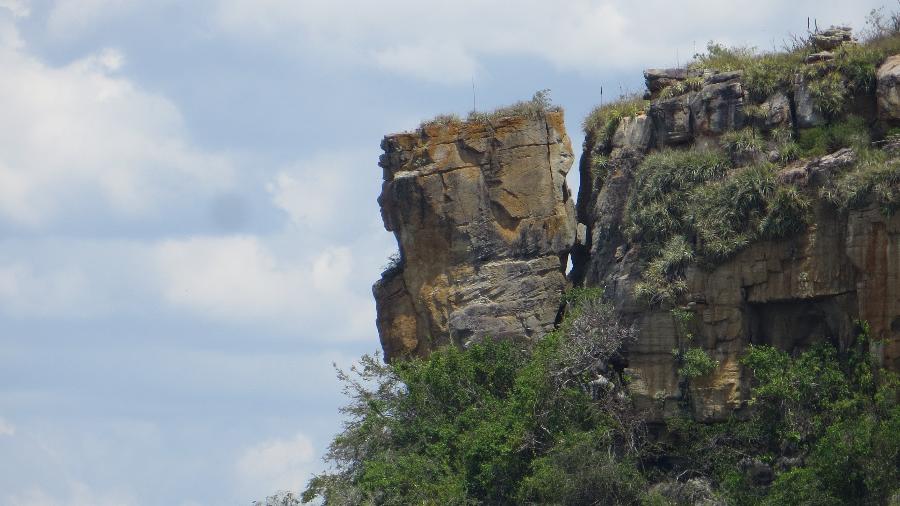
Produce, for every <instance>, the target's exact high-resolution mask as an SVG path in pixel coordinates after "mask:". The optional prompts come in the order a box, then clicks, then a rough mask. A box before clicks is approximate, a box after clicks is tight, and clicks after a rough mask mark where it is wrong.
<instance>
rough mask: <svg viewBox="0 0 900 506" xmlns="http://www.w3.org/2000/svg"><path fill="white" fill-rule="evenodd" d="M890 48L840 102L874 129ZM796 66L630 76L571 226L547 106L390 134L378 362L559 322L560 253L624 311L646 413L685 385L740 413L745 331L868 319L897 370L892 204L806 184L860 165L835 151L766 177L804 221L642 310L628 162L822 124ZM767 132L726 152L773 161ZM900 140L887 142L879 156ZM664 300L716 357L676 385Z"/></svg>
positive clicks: (886, 105) (839, 328)
mask: <svg viewBox="0 0 900 506" xmlns="http://www.w3.org/2000/svg"><path fill="white" fill-rule="evenodd" d="M813 43H814V44H815V48H816V49H817V50H819V51H820V53H821V54H820V53H816V55H815V57H813V58H807V59H805V61H806V62H807V63H806V64H809V65H820V66H825V65H830V63H829V62H831V61H832V59H833V58H834V55H833V54H832V53H828V54H827V55H825V54H824V52H828V51H832V50H835V49H838V51H836V54H837V53H839V52H840V49H839V48H840V45H841V44H847V43H855V42H854V41H853V38H852V34H851V33H850V32H849V30H847V29H845V28H836V29H830V30H827V31H825V32H821V33H819V34H817V36H816V37H814V40H813ZM898 58H900V56H894V57H891V58H888V59H887V61H886V62H885V63H884V64H883V65H882V66H881V68H880V69H879V70H878V73H877V86H876V89H875V90H871V89H868V90H864V91H863V92H861V93H857V95H856V96H853V97H850V99H851V100H852V101H853V105H852V107H853V108H855V109H854V111H853V112H854V113H856V114H857V115H858V116H860V117H862V118H863V120H864V121H865V122H866V125H867V127H866V128H871V129H873V131H874V130H877V129H881V131H882V132H884V131H885V130H886V128H887V127H888V126H891V125H895V124H897V123H900V60H898ZM801 61H802V60H801ZM823 69H824V70H823V71H828V69H827V68H825V67H823ZM811 75H812V73H805V74H804V73H802V72H797V73H796V75H793V74H788V75H787V76H786V79H784V80H783V85H782V86H781V87H780V88H779V89H777V90H775V91H774V92H773V91H772V90H770V89H767V90H766V91H765V93H766V94H769V96H768V97H760V96H753V95H751V94H750V93H749V92H748V91H747V89H746V87H745V81H744V76H743V74H742V73H741V72H739V71H738V72H715V71H696V70H685V69H651V70H648V71H646V72H645V73H644V77H645V79H646V84H647V88H648V91H647V93H646V95H645V98H647V99H652V100H651V101H650V102H649V103H648V105H647V107H646V108H644V109H643V111H641V112H638V113H637V114H633V115H624V117H622V118H621V119H619V120H618V123H617V125H613V127H614V129H613V130H611V131H608V132H604V133H602V134H598V133H597V132H588V133H587V137H586V140H585V145H584V153H583V155H582V159H581V164H580V172H581V174H580V176H581V177H580V180H581V188H580V190H579V195H578V204H577V208H578V211H577V223H576V220H575V208H574V202H573V199H572V198H571V196H570V194H569V191H568V188H567V187H566V183H565V176H566V173H567V172H568V170H569V167H570V165H571V163H572V160H573V155H572V150H571V147H570V144H569V139H568V137H567V135H566V132H565V128H564V126H563V117H562V113H560V112H554V111H548V112H545V113H541V114H539V115H532V116H528V115H525V116H521V115H520V116H509V117H503V118H495V119H492V120H490V121H471V122H465V123H463V122H452V121H451V122H448V123H433V124H430V125H425V126H424V127H422V128H420V129H419V130H417V131H415V132H410V133H402V134H397V135H392V136H388V137H386V138H385V139H384V141H383V142H382V148H383V149H384V155H383V156H382V158H381V161H380V165H381V166H382V167H383V168H384V185H383V188H382V194H381V197H380V198H379V203H380V204H381V208H382V217H383V220H384V224H385V227H386V228H387V230H389V231H392V232H394V234H395V236H396V238H397V242H398V244H399V247H400V253H401V256H400V261H399V263H398V265H397V266H396V267H394V268H392V269H389V270H388V271H386V272H385V273H384V274H383V275H382V278H381V280H380V281H378V282H377V283H376V284H375V286H374V294H375V298H376V302H377V308H378V321H377V325H378V330H379V334H380V336H381V341H382V345H383V347H384V350H385V355H386V357H388V358H389V359H391V358H396V357H405V356H416V355H419V356H421V355H424V354H427V353H428V352H429V351H431V350H433V349H434V348H435V347H436V346H440V345H444V344H450V343H452V344H456V345H464V344H465V343H466V342H467V341H469V340H471V339H478V338H482V337H485V336H492V337H496V338H505V339H521V338H533V337H539V336H541V335H542V334H544V333H546V332H547V331H549V330H551V329H552V328H553V326H554V324H555V323H556V322H557V318H558V316H559V312H560V310H561V307H560V295H561V293H562V292H563V290H564V289H565V288H566V287H567V280H566V277H565V274H564V270H565V267H566V261H567V256H568V254H569V253H570V251H571V253H572V260H573V270H572V272H571V273H570V274H569V280H570V282H572V283H574V284H576V285H578V284H580V285H585V286H599V287H605V289H606V292H607V295H608V296H610V297H611V299H612V300H613V302H614V303H615V305H616V308H617V311H618V312H619V315H620V316H621V317H622V318H623V319H624V320H626V321H627V322H630V323H633V324H634V325H635V326H636V328H637V330H638V332H639V338H638V339H637V341H636V342H635V343H634V344H633V345H632V346H631V347H630V348H629V349H628V350H626V356H627V357H626V358H627V364H626V367H627V369H626V372H627V373H628V377H629V378H631V382H630V389H631V391H632V394H633V399H635V401H636V403H637V404H638V405H639V406H641V407H643V408H647V409H648V410H650V411H651V412H652V413H655V415H654V416H655V417H656V418H657V419H661V418H663V417H665V416H669V415H672V414H674V413H676V412H677V411H679V410H681V409H683V408H684V407H685V402H684V401H685V399H690V400H691V402H690V406H689V409H691V410H692V411H693V415H694V417H695V419H697V420H701V421H713V420H722V419H726V418H728V417H729V416H731V415H732V414H734V413H739V414H740V413H741V412H742V410H743V409H744V408H745V407H746V399H747V396H748V392H749V387H750V385H749V376H748V374H747V373H746V371H745V370H744V368H743V366H742V365H741V364H740V362H739V360H740V358H741V357H742V356H743V355H744V354H745V353H746V349H747V347H748V345H750V344H770V345H774V346H777V347H779V348H781V349H784V350H787V351H791V352H793V351H800V350H803V349H806V348H807V347H809V346H810V345H811V344H813V343H815V342H818V341H822V340H826V339H828V340H832V341H834V342H835V343H836V344H838V345H839V346H846V345H847V344H848V343H849V342H850V340H851V339H852V338H853V336H854V334H855V332H856V321H857V320H865V321H867V322H868V323H869V325H870V326H871V335H872V337H873V338H874V339H875V340H876V343H877V344H876V345H875V350H876V352H877V353H878V354H879V358H880V360H882V361H883V363H884V364H886V365H887V366H888V367H889V368H891V369H894V370H900V213H894V214H891V213H885V212H883V210H882V209H880V208H879V206H878V205H877V204H869V205H866V206H856V207H852V208H850V209H838V208H837V207H836V206H835V205H834V204H833V203H828V202H825V201H823V200H822V199H820V198H819V190H820V189H821V188H822V185H823V184H825V183H826V182H827V181H829V180H830V178H831V177H832V176H833V175H835V174H839V173H840V172H841V171H845V170H850V168H851V167H852V166H853V164H854V163H855V162H856V161H857V153H856V152H855V151H854V150H851V149H844V150H839V151H836V152H834V153H831V154H828V155H826V156H819V157H814V158H808V159H805V160H798V161H795V162H793V163H791V164H788V165H787V166H786V167H782V168H781V169H780V170H779V172H778V173H777V175H776V176H775V181H776V182H777V184H779V185H783V186H787V187H790V188H791V191H795V192H798V193H800V194H803V195H805V196H807V197H808V198H809V201H810V202H811V203H812V204H811V206H810V209H809V221H808V225H807V226H806V228H805V229H804V230H803V231H802V232H798V233H791V234H790V235H788V236H787V237H783V238H781V239H777V240H776V239H771V238H769V239H758V240H755V241H754V242H752V243H750V244H748V245H746V246H743V247H741V248H739V249H738V251H737V253H735V254H732V255H730V256H728V257H727V258H725V259H722V260H721V261H718V262H717V263H715V264H712V265H710V264H705V265H701V264H697V263H694V264H690V265H689V266H688V267H687V268H686V269H685V271H684V273H683V275H684V279H683V281H684V290H683V292H681V293H680V296H679V298H678V300H676V301H672V302H668V303H665V304H661V305H660V304H656V305H654V304H648V303H647V302H646V301H643V300H640V298H639V297H638V296H636V290H635V287H636V284H637V283H638V282H639V281H640V280H641V277H642V275H643V274H644V272H645V270H646V269H647V259H646V258H643V257H642V256H641V247H642V244H641V239H640V237H637V238H633V236H632V239H629V238H627V237H626V234H625V230H624V224H625V221H626V214H627V207H628V202H629V198H630V195H632V192H634V191H635V189H634V186H635V175H636V171H637V170H638V168H639V167H640V166H641V163H642V161H643V160H644V158H645V157H646V156H647V155H648V154H649V153H651V152H653V151H656V150H662V149H674V150H684V149H693V148H695V147H697V148H699V147H710V146H718V145H719V143H720V140H721V137H722V136H723V135H724V134H727V133H729V132H735V131H738V130H744V132H748V131H750V129H755V130H756V131H757V132H763V133H766V135H771V136H774V133H773V132H782V133H784V132H788V134H789V133H790V132H797V131H800V130H803V129H808V128H813V127H819V126H822V125H826V124H827V123H828V121H830V118H829V117H828V116H827V115H826V114H824V113H823V112H822V111H821V110H820V109H819V107H818V106H817V104H816V101H815V100H814V97H813V94H812V93H811V91H810V83H809V82H807V81H805V80H808V79H815V77H814V76H813V77H810V76H811ZM673 89H677V90H678V91H677V92H674V93H673V92H672V90H673ZM879 122H880V123H879ZM751 133H752V132H751ZM767 142H769V143H770V144H769V145H768V146H765V147H764V149H763V150H761V151H760V152H757V153H756V154H754V155H752V156H749V157H746V156H745V157H743V158H735V157H734V156H732V161H733V165H734V167H743V166H746V165H750V164H753V163H760V162H761V161H764V160H766V159H769V160H771V161H779V160H780V159H781V158H780V157H781V156H782V153H780V152H779V151H778V150H777V149H776V147H775V146H773V144H772V143H773V142H774V141H771V140H770V141H767ZM895 144H898V143H895ZM897 151H898V150H896V149H893V148H890V147H887V148H885V152H886V153H889V156H892V157H895V158H896V157H897V155H898V153H897ZM892 191H896V189H894V190H892ZM673 307H679V308H683V309H685V310H687V311H690V312H691V313H692V314H693V315H694V316H695V320H694V323H693V326H694V327H693V328H692V332H693V334H694V336H695V337H694V342H695V344H696V345H697V346H699V347H701V348H702V349H703V350H704V351H705V352H706V353H707V354H708V355H709V356H710V357H712V358H713V359H715V360H716V361H717V362H718V365H717V367H716V368H715V370H714V371H713V372H712V373H710V374H708V375H705V376H703V377H699V378H696V379H693V380H691V381H689V382H686V381H684V379H683V378H680V377H679V373H678V365H677V363H676V359H675V358H674V357H673V349H677V348H678V346H679V339H680V336H679V332H680V330H679V329H678V328H677V325H676V321H675V319H674V318H673V315H672V314H671V309H672V308H673Z"/></svg>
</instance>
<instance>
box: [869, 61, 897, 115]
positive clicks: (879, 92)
mask: <svg viewBox="0 0 900 506" xmlns="http://www.w3.org/2000/svg"><path fill="white" fill-rule="evenodd" d="M876 76H877V85H876V88H875V94H876V96H877V97H878V116H879V117H880V118H881V119H885V120H900V55H894V56H891V57H889V58H888V59H887V60H885V62H884V63H883V64H882V65H881V67H879V68H878V73H877V74H876Z"/></svg>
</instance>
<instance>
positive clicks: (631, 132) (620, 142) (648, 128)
mask: <svg viewBox="0 0 900 506" xmlns="http://www.w3.org/2000/svg"><path fill="white" fill-rule="evenodd" d="M652 139H653V122H652V121H650V118H648V117H647V115H645V114H642V115H640V116H636V117H626V118H622V120H621V121H620V122H619V126H618V128H616V132H615V134H613V137H612V147H613V149H616V148H629V149H635V150H638V151H646V150H647V148H649V147H650V141H651V140H652Z"/></svg>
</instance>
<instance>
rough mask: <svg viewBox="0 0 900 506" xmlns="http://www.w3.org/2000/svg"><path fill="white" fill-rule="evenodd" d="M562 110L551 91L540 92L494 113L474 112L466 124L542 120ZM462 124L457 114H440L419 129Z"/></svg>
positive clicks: (425, 122)
mask: <svg viewBox="0 0 900 506" xmlns="http://www.w3.org/2000/svg"><path fill="white" fill-rule="evenodd" d="M560 110H561V109H560V108H559V107H558V106H555V105H553V102H552V101H551V100H550V90H540V91H537V92H535V94H534V95H533V96H532V97H531V100H521V101H519V102H516V103H514V104H511V105H507V106H503V107H498V108H497V109H494V110H493V111H486V112H480V111H472V112H470V113H469V115H468V116H467V117H466V122H477V123H489V122H491V121H496V120H498V119H501V118H508V117H516V116H521V117H526V118H540V117H543V116H544V114H546V113H548V112H556V111H560ZM462 123H463V120H462V119H461V118H460V117H459V116H458V115H456V114H439V115H438V116H435V117H434V118H432V119H430V120H427V121H423V122H422V123H421V124H420V125H419V128H425V127H428V126H435V125H438V126H448V125H461V124H462Z"/></svg>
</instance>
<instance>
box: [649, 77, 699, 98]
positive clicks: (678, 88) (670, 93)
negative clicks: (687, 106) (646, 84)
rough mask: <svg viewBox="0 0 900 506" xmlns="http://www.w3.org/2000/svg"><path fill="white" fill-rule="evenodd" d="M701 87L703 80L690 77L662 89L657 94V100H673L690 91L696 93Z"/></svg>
mask: <svg viewBox="0 0 900 506" xmlns="http://www.w3.org/2000/svg"><path fill="white" fill-rule="evenodd" d="M702 87H703V78H702V77H700V76H691V77H688V78H687V79H684V80H681V81H676V82H675V83H673V84H670V85H669V86H666V87H665V88H663V90H662V91H660V92H659V96H658V97H657V98H659V99H662V100H665V99H668V98H674V97H677V96H679V95H684V94H685V93H688V92H690V91H698V90H699V89H700V88H702Z"/></svg>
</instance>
